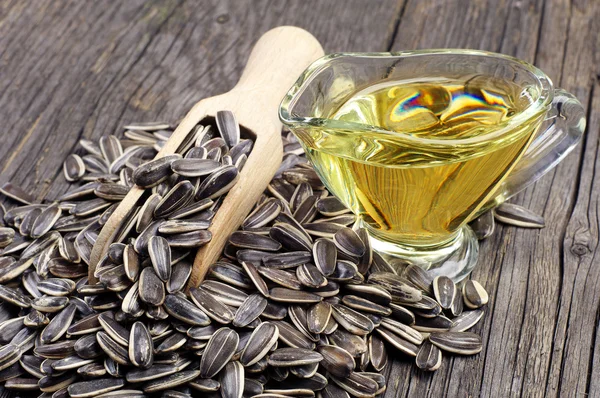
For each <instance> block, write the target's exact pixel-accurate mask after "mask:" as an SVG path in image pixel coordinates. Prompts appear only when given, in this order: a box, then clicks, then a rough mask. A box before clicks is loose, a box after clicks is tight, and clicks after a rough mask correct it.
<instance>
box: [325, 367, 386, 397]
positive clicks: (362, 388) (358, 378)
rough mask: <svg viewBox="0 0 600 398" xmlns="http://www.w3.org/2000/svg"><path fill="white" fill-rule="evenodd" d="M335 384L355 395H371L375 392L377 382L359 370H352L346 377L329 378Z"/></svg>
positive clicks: (377, 387)
mask: <svg viewBox="0 0 600 398" xmlns="http://www.w3.org/2000/svg"><path fill="white" fill-rule="evenodd" d="M331 379H332V380H333V382H334V383H335V384H337V385H338V386H339V387H341V388H342V389H344V390H345V391H347V392H348V393H349V394H350V395H352V396H355V397H371V396H374V395H375V393H377V390H378V389H379V386H378V384H377V383H376V382H375V381H374V380H372V379H370V378H369V377H366V376H363V375H362V374H361V373H360V372H352V373H351V374H350V375H349V376H348V377H345V378H337V377H335V376H332V378H331Z"/></svg>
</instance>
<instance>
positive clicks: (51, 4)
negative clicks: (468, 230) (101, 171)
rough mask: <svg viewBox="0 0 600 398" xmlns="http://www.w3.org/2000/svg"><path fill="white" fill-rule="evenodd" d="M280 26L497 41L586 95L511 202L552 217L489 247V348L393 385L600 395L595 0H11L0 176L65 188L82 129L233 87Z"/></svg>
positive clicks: (598, 23)
mask: <svg viewBox="0 0 600 398" xmlns="http://www.w3.org/2000/svg"><path fill="white" fill-rule="evenodd" d="M398 22H399V24H397V23H398ZM284 24H292V25H297V26H300V27H303V28H305V29H308V30H309V31H310V32H312V33H313V34H315V36H316V37H317V38H318V39H319V40H320V41H321V43H322V44H323V46H324V48H325V50H326V52H334V51H385V50H388V49H392V50H403V49H415V48H439V47H458V48H478V49H485V50H490V51H500V52H503V53H506V54H510V55H514V56H517V57H520V58H523V59H525V60H527V61H530V62H534V63H535V64H536V65H538V66H539V67H540V68H541V69H542V70H544V71H545V72H546V73H548V75H549V76H550V77H551V78H552V79H553V80H554V82H555V83H556V85H557V86H561V87H564V88H566V89H568V90H570V91H571V92H573V93H574V94H575V95H577V97H578V98H579V99H580V100H581V101H582V102H583V103H584V105H586V106H587V107H588V130H587V137H586V139H585V141H584V145H582V146H581V147H580V148H578V149H577V150H576V151H575V152H574V153H573V154H571V155H570V156H569V157H568V158H567V159H566V160H565V161H564V162H563V163H562V164H561V165H559V166H558V167H557V168H556V169H555V170H554V171H553V172H551V173H550V174H549V175H547V176H546V177H544V178H543V179H542V180H540V181H539V182H538V183H536V184H535V185H534V186H533V187H530V188H529V189H527V190H526V191H525V192H523V193H522V194H520V195H518V197H517V198H515V200H514V201H515V203H519V204H522V205H524V206H526V207H528V208H530V209H532V210H534V211H536V212H537V213H540V214H543V215H544V217H545V218H546V220H547V225H548V226H547V227H546V228H545V229H543V230H523V229H517V228H514V227H503V226H500V227H499V228H498V230H497V231H496V233H495V235H494V236H493V237H492V238H490V239H488V240H487V241H485V242H483V244H482V246H481V258H482V263H481V264H480V266H479V267H478V268H477V269H476V271H475V272H474V274H473V278H474V279H477V280H479V281H481V282H482V283H483V285H484V286H485V287H486V288H487V289H488V291H489V292H490V298H491V300H490V304H489V305H488V309H487V314H486V316H485V318H484V320H483V322H482V323H481V324H480V325H478V326H477V327H476V329H475V331H477V332H478V333H481V334H482V336H483V338H484V350H483V352H482V353H481V354H479V355H478V356H475V357H467V358H458V357H456V358H445V359H444V363H443V365H442V367H441V369H440V370H438V371H437V372H436V373H435V374H425V373H423V372H420V371H417V370H415V367H414V366H413V365H412V361H411V360H410V359H406V358H404V357H403V356H402V355H401V354H397V353H393V354H392V356H393V357H395V361H394V363H393V365H392V366H391V369H389V372H390V378H389V380H390V382H389V384H388V389H387V392H386V394H385V396H386V397H442V396H449V397H465V396H468V397H477V396H482V397H507V396H521V395H522V396H535V397H537V396H548V397H558V396H565V397H575V396H585V395H586V394H587V395H588V396H592V397H600V382H599V380H600V337H598V333H597V328H598V322H599V321H598V314H599V310H600V303H599V301H600V300H598V297H599V295H600V270H599V269H598V266H597V265H598V239H599V238H598V236H599V231H598V230H599V223H600V221H599V220H600V216H599V215H598V208H599V207H598V206H599V205H598V198H600V186H599V182H600V180H599V179H598V177H597V175H599V174H600V169H598V168H599V167H600V166H598V162H597V160H598V158H599V156H600V155H599V148H598V142H599V139H600V137H599V135H600V87H599V85H598V80H599V77H600V66H599V65H600V2H598V1H596V0H587V1H586V0H577V1H576V0H573V1H571V0H547V1H543V0H482V1H470V0H406V4H405V1H404V0H397V1H396V0H385V1H366V0H351V1H347V0H344V1H341V0H340V1H320V0H310V1H300V0H290V1H286V2H284V1H267V0H258V1H254V0H228V1H217V0H205V1H183V0H180V1H177V0H164V1H151V2H145V1H141V0H128V1H121V2H117V1H111V2H100V1H98V2H81V1H67V0H64V1H63V0H61V1H42V0H39V1H37V0H36V1H21V0H13V1H10V0H6V1H0V71H1V72H0V120H2V122H3V124H2V126H3V128H2V130H1V131H0V183H1V182H5V181H8V180H11V181H14V182H16V183H19V184H21V185H22V186H23V187H25V188H27V189H30V190H32V191H33V192H35V193H36V195H37V197H38V198H40V199H41V198H44V197H46V198H49V199H52V198H55V197H57V196H58V195H59V194H60V193H62V192H64V191H65V190H66V189H67V186H68V185H67V183H66V182H65V180H64V178H63V176H62V171H61V169H60V166H61V164H62V160H63V159H64V157H65V156H66V155H67V154H68V153H70V152H72V151H73V150H74V149H76V148H77V141H78V139H79V138H81V137H86V138H96V139H97V138H98V137H100V136H101V135H102V134H108V133H113V132H114V131H116V130H117V129H118V128H119V126H121V125H123V124H124V123H126V122H130V121H150V120H156V119H166V120H176V119H177V118H179V117H181V116H183V115H184V114H185V113H186V112H187V110H188V109H189V107H190V106H191V105H192V104H193V103H195V102H196V101H198V100H199V99H200V98H203V97H209V96H212V95H215V94H218V93H221V92H224V91H227V90H229V89H230V88H231V87H232V86H233V85H234V83H235V82H236V81H237V79H238V78H239V74H240V72H241V70H242V68H243V66H244V64H245V62H246V59H247V57H248V54H249V52H250V49H251V47H252V45H253V43H254V42H255V41H256V39H257V38H258V37H259V36H260V35H261V34H262V33H264V32H265V31H267V30H268V29H270V28H271V27H274V26H278V25H284ZM179 91H183V92H184V95H180V96H175V95H174V93H176V92H179Z"/></svg>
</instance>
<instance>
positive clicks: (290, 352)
mask: <svg viewBox="0 0 600 398" xmlns="http://www.w3.org/2000/svg"><path fill="white" fill-rule="evenodd" d="M322 359H323V356H322V355H321V354H319V353H318V352H315V351H311V350H307V349H304V348H279V349H277V350H275V351H274V352H273V353H271V355H269V358H268V359H267V361H268V363H269V365H271V366H275V367H281V366H301V365H309V364H312V363H319V362H320V361H321V360H322Z"/></svg>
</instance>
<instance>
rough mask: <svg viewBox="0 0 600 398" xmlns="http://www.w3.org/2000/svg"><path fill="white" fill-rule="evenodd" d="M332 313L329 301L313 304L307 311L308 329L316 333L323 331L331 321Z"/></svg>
mask: <svg viewBox="0 0 600 398" xmlns="http://www.w3.org/2000/svg"><path fill="white" fill-rule="evenodd" d="M331 313H332V308H331V305H330V304H329V303H325V302H320V303H316V304H314V305H313V306H311V307H310V308H309V309H308V311H307V312H306V323H307V326H308V330H309V331H310V332H312V333H315V334H320V333H323V332H324V331H325V328H326V327H327V324H328V323H329V319H330V318H331Z"/></svg>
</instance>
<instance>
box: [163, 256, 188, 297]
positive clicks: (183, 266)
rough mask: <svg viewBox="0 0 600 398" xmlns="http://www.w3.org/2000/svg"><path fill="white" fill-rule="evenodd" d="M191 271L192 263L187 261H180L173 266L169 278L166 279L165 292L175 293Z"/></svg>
mask: <svg viewBox="0 0 600 398" xmlns="http://www.w3.org/2000/svg"><path fill="white" fill-rule="evenodd" d="M191 273H192V265H191V264H190V263H189V262H187V261H181V262H179V263H177V264H175V265H174V266H173V271H172V273H171V278H170V279H169V280H168V281H167V292H169V293H176V292H179V291H181V290H182V289H183V288H184V286H185V285H186V283H187V281H188V279H189V278H190V275H191Z"/></svg>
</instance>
